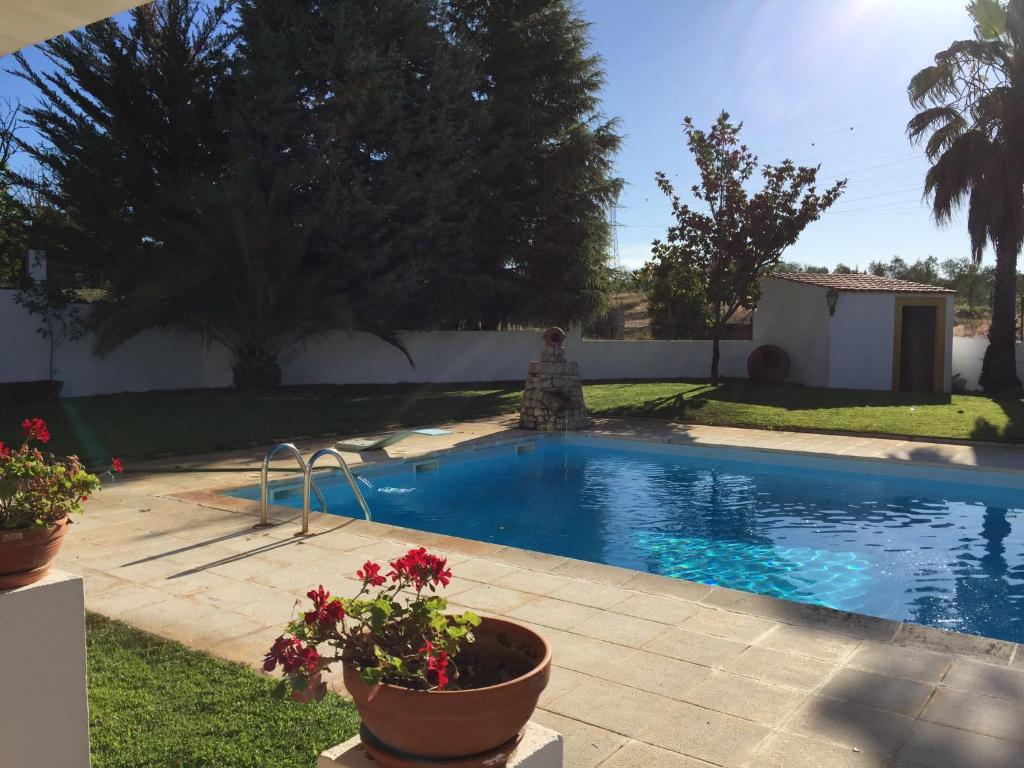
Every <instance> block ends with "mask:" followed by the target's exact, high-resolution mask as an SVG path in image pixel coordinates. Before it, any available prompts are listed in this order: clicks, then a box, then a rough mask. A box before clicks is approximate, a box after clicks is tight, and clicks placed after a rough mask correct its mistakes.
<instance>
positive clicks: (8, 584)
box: [0, 516, 68, 589]
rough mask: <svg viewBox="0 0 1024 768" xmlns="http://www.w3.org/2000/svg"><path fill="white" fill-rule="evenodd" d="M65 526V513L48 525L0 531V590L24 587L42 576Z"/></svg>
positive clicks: (54, 555) (57, 549)
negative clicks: (45, 526)
mask: <svg viewBox="0 0 1024 768" xmlns="http://www.w3.org/2000/svg"><path fill="white" fill-rule="evenodd" d="M67 528H68V518H67V516H64V517H62V518H61V519H60V520H58V521H57V522H55V523H53V524H52V525H50V526H49V527H47V528H15V529H12V530H0V589H14V588H15V587H24V586H25V585H26V584H32V583H34V582H36V581H39V580H40V579H41V578H43V576H45V575H46V572H47V571H49V570H50V565H51V564H52V563H53V559H54V558H55V557H56V556H57V552H58V551H59V550H60V545H61V544H63V543H64V533H65V532H66V531H67Z"/></svg>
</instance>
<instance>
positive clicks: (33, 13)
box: [0, 0, 149, 56]
mask: <svg viewBox="0 0 1024 768" xmlns="http://www.w3.org/2000/svg"><path fill="white" fill-rule="evenodd" d="M147 2H149V0H0V56H6V55H7V54H9V53H14V52H15V51H19V50H21V49H22V48H27V47H29V46H30V45H35V44H36V43H41V42H43V41H44V40H49V39H50V38H51V37H56V36H57V35H62V34H64V33H65V32H70V31H71V30H73V29H78V28H79V27H83V26H85V25H86V24H91V23H92V22H94V21H99V20H100V19H105V18H107V17H108V16H113V15H114V14H117V13H121V12H122V11H127V10H129V9H130V8H135V7H136V6H139V5H145V4H146V3H147Z"/></svg>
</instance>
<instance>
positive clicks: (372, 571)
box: [356, 560, 386, 587]
mask: <svg viewBox="0 0 1024 768" xmlns="http://www.w3.org/2000/svg"><path fill="white" fill-rule="evenodd" d="M356 578H359V579H362V580H363V584H369V585H371V586H374V587H379V586H380V585H381V584H383V583H384V582H385V581H386V579H385V578H384V577H383V576H381V575H380V565H379V564H378V563H375V562H373V561H372V560H367V561H366V562H365V563H363V567H362V569H361V570H358V571H356Z"/></svg>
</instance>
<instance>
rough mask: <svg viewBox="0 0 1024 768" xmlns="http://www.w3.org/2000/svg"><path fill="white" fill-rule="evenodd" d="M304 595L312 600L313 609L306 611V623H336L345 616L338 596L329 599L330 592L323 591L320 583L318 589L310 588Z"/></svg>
mask: <svg viewBox="0 0 1024 768" xmlns="http://www.w3.org/2000/svg"><path fill="white" fill-rule="evenodd" d="M306 596H307V597H308V598H309V599H310V600H312V601H313V610H312V611H306V623H307V624H332V625H333V624H337V623H338V622H339V621H341V620H342V619H343V618H345V609H344V607H342V605H341V601H340V600H339V599H338V598H334V599H333V600H332V599H331V593H330V592H326V591H324V585H323V584H321V585H320V587H319V588H318V589H311V590H309V592H307V593H306Z"/></svg>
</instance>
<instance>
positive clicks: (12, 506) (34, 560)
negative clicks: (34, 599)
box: [0, 419, 124, 589]
mask: <svg viewBox="0 0 1024 768" xmlns="http://www.w3.org/2000/svg"><path fill="white" fill-rule="evenodd" d="M21 429H22V434H23V435H24V439H23V441H22V443H21V446H20V447H19V448H10V447H8V446H6V445H4V444H3V443H2V442H0V589H12V588H14V587H23V586H25V585H26V584H32V583H33V582H36V581H39V579H41V578H43V576H45V575H46V572H47V571H48V570H49V569H50V565H51V563H52V562H53V559H54V558H55V557H56V556H57V551H58V550H59V549H60V545H61V544H62V543H63V541H64V533H65V531H66V530H67V526H68V524H69V523H70V522H71V521H70V519H69V518H68V515H70V514H74V513H78V512H81V510H82V504H83V503H85V502H86V501H87V500H88V498H89V495H90V494H92V493H93V492H95V491H96V490H97V489H98V488H99V487H100V478H99V477H97V476H96V475H94V474H91V473H89V472H87V471H86V469H85V467H84V466H82V463H81V462H80V461H79V460H78V457H77V456H67V457H65V458H58V457H56V456H54V455H53V454H50V453H43V452H42V451H41V450H40V449H39V448H38V447H37V446H36V445H33V443H38V444H44V445H45V444H46V443H48V442H50V430H49V429H48V428H47V426H46V422H44V421H43V420H42V419H25V420H24V421H23V422H22V424H21ZM123 471H124V468H123V467H122V465H121V461H120V460H119V459H116V458H115V459H112V460H111V466H110V468H109V469H108V470H107V472H106V473H105V474H108V475H109V476H110V477H113V475H114V473H115V472H123Z"/></svg>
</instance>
